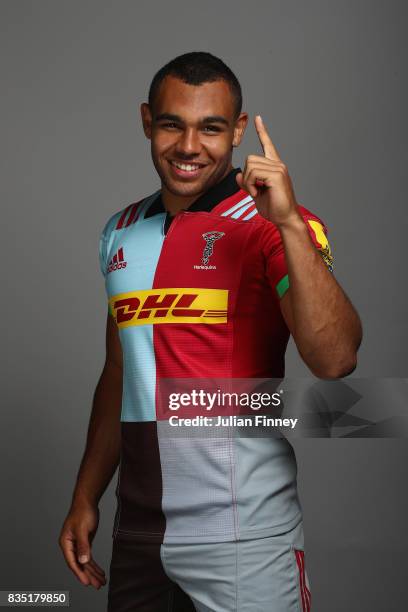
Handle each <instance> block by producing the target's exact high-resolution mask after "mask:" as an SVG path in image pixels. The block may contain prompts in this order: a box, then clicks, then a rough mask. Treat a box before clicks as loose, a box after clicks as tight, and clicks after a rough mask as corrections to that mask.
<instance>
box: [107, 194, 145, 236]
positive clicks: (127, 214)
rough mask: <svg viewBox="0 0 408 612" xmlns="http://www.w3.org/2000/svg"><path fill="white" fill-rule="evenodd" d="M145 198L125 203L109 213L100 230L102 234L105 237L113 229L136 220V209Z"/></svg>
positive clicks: (121, 227) (126, 225)
mask: <svg viewBox="0 0 408 612" xmlns="http://www.w3.org/2000/svg"><path fill="white" fill-rule="evenodd" d="M144 201H145V198H142V199H141V200H138V201H137V202H132V203H131V204H127V205H126V206H124V207H123V208H121V209H120V210H118V211H117V212H115V213H114V214H113V215H111V216H110V217H109V218H108V220H107V221H106V223H105V225H104V228H103V230H102V235H103V236H104V237H105V238H107V237H108V236H109V235H110V234H111V233H112V232H113V231H115V230H121V229H124V228H125V227H128V226H129V225H130V224H131V223H132V222H134V221H136V214H137V209H138V208H139V209H140V207H141V205H142V204H143V202H144Z"/></svg>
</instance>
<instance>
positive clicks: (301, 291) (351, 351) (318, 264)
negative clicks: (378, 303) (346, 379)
mask: <svg viewBox="0 0 408 612" xmlns="http://www.w3.org/2000/svg"><path fill="white" fill-rule="evenodd" d="M279 229H280V232H281V236H282V241H283V244H284V249H285V258H286V263H287V268H288V275H289V283H290V301H291V312H292V319H293V321H292V325H293V329H292V335H293V337H294V340H295V342H296V345H297V347H298V350H299V352H300V354H301V356H302V358H303V359H304V361H305V362H306V364H307V365H308V366H309V367H310V369H311V370H312V371H313V372H314V373H315V374H316V375H317V376H322V377H324V378H326V377H327V378H335V377H339V376H344V375H346V374H348V373H350V371H352V370H353V369H354V367H355V362H356V352H357V349H358V346H359V344H360V342H361V323H360V319H359V317H358V314H357V313H356V311H355V309H354V308H353V306H352V304H351V303H350V301H349V299H348V298H347V296H346V295H345V293H344V291H343V290H342V288H341V287H340V285H339V284H338V283H337V281H336V279H335V278H334V276H333V275H332V273H331V272H329V271H328V269H327V267H326V265H325V264H324V262H323V261H322V258H321V255H320V254H319V253H318V251H317V250H316V247H315V246H314V245H313V243H312V240H311V238H310V235H309V232H308V229H307V227H306V225H305V223H304V221H303V219H302V218H301V217H300V215H299V216H296V217H294V218H293V219H292V220H291V222H290V223H287V224H286V225H285V226H283V227H280V228H279Z"/></svg>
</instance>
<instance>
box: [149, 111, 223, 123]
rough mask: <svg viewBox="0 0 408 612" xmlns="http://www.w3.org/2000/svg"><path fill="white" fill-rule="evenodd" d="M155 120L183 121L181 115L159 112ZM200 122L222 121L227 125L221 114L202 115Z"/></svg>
mask: <svg viewBox="0 0 408 612" xmlns="http://www.w3.org/2000/svg"><path fill="white" fill-rule="evenodd" d="M156 121H177V122H179V123H184V121H183V120H182V118H181V117H179V116H178V115H172V114H170V113H161V114H160V115H157V116H156ZM200 123H222V124H224V125H229V124H228V121H227V120H226V119H225V117H223V116H222V115H210V116H209V117H204V118H203V119H201V121H200Z"/></svg>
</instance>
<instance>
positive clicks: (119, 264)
mask: <svg viewBox="0 0 408 612" xmlns="http://www.w3.org/2000/svg"><path fill="white" fill-rule="evenodd" d="M126 264H127V262H126V261H125V260H124V257H123V247H120V249H118V251H117V253H116V254H115V255H114V256H113V257H112V259H111V260H110V262H109V264H108V270H107V274H109V272H114V271H115V270H120V269H121V268H126Z"/></svg>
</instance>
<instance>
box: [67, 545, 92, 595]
mask: <svg viewBox="0 0 408 612" xmlns="http://www.w3.org/2000/svg"><path fill="white" fill-rule="evenodd" d="M61 548H62V553H63V555H64V557H65V561H66V563H67V565H68V567H69V568H70V570H71V571H72V572H73V573H74V574H75V576H76V577H77V578H78V580H79V581H80V582H82V584H84V585H88V584H89V577H88V575H87V573H86V572H85V571H84V570H83V568H82V567H81V566H80V565H79V563H78V562H77V559H76V556H75V551H74V545H73V542H72V540H69V539H67V540H64V541H63V542H62V543H61Z"/></svg>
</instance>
